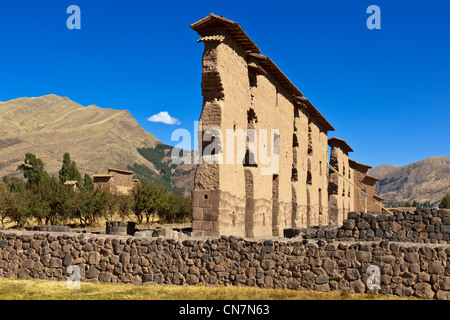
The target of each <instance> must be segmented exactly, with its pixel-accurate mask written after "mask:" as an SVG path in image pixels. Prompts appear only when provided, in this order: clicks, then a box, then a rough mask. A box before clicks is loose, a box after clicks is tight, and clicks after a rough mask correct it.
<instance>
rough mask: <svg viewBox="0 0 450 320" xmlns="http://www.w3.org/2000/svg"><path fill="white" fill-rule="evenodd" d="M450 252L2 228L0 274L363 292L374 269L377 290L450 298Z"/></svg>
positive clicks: (438, 247) (381, 244)
mask: <svg viewBox="0 0 450 320" xmlns="http://www.w3.org/2000/svg"><path fill="white" fill-rule="evenodd" d="M449 256H450V245H448V244H412V243H402V242H388V241H373V242H368V241H366V242H338V241H335V242H326V241H323V240H295V239H294V240H289V239H278V240H273V239H272V240H254V239H251V240H249V239H244V238H237V237H234V236H230V237H226V236H221V237H210V238H190V239H186V240H177V239H170V238H138V237H131V236H112V235H99V234H98V235H94V234H75V233H48V232H37V231H9V230H3V231H1V232H0V276H1V277H5V278H10V277H12V278H16V277H18V278H26V277H30V278H33V279H55V280H62V281H64V280H67V278H68V275H67V274H66V270H67V267H69V266H71V265H72V266H78V267H79V268H80V270H81V280H82V281H101V282H112V283H132V284H174V285H198V284H204V285H212V286H217V285H226V286H228V285H235V286H240V285H242V286H257V287H261V288H277V289H293V290H305V289H310V290H319V291H347V292H355V293H363V292H365V293H368V292H372V291H371V290H369V287H368V285H367V284H368V280H369V277H370V276H371V275H369V274H368V270H370V269H369V268H371V266H377V267H378V268H379V270H380V289H379V290H377V291H376V292H378V293H383V294H387V295H391V294H392V295H399V296H417V297H421V298H425V299H449V298H450V296H449V290H450V264H449Z"/></svg>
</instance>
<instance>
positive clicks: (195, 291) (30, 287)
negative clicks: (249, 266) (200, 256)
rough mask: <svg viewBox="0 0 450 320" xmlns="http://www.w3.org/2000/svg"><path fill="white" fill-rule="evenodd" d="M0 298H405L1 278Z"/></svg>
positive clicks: (234, 288) (247, 288) (254, 289)
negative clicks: (77, 284) (72, 285)
mask: <svg viewBox="0 0 450 320" xmlns="http://www.w3.org/2000/svg"><path fill="white" fill-rule="evenodd" d="M0 300H405V299H404V298H399V297H387V296H384V295H370V294H348V293H335V292H315V291H294V290H269V289H260V288H254V287H223V286H219V287H205V286H173V285H169V286H164V285H129V284H110V283H98V282H92V283H81V287H80V289H69V288H68V287H67V283H66V282H65V281H50V280H16V279H0Z"/></svg>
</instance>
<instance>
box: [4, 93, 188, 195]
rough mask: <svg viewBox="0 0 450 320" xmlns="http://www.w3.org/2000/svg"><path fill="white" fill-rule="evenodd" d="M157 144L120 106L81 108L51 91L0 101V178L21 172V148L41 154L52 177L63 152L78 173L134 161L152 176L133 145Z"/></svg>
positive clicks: (150, 166) (152, 168)
mask: <svg viewBox="0 0 450 320" xmlns="http://www.w3.org/2000/svg"><path fill="white" fill-rule="evenodd" d="M160 144H161V142H160V141H159V140H158V139H156V138H155V136H153V135H152V134H151V133H149V132H147V131H145V130H144V129H143V128H142V127H141V126H140V125H139V124H138V122H137V121H136V120H135V119H134V118H133V117H132V115H131V114H130V112H128V111H126V110H124V111H121V110H113V109H104V108H100V107H97V106H93V105H92V106H88V107H84V106H82V105H80V104H78V103H76V102H73V101H71V100H70V99H68V98H66V97H60V96H56V95H46V96H42V97H34V98H18V99H14V100H10V101H7V102H0V177H1V176H4V175H8V176H21V173H20V172H17V171H16V168H17V166H18V165H19V164H20V163H22V162H23V159H24V157H25V153H27V152H30V153H34V154H35V155H36V156H37V157H38V158H41V159H42V160H43V161H44V163H45V169H46V170H47V172H49V174H50V175H52V174H54V175H55V176H58V171H59V169H60V168H61V164H62V157H63V154H64V153H65V152H69V153H70V155H71V158H72V159H73V160H75V161H76V163H77V166H78V169H79V171H80V172H81V174H84V173H88V174H90V175H92V174H96V173H106V172H107V169H108V168H110V167H113V168H118V169H126V168H127V167H128V166H133V165H135V164H138V165H141V166H145V167H146V168H148V169H149V171H151V172H153V173H154V175H155V176H156V177H157V176H158V175H160V171H159V170H158V168H157V165H155V164H154V163H152V162H151V161H149V160H148V159H146V158H145V157H143V156H142V154H141V153H139V151H138V149H142V148H148V149H152V148H155V147H156V146H157V145H160ZM174 171H175V169H174ZM191 175H192V173H191ZM183 181H184V180H183ZM183 183H184V182H183ZM188 187H189V185H188V186H187V188H188Z"/></svg>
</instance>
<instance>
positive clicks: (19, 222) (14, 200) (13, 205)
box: [2, 193, 29, 228]
mask: <svg viewBox="0 0 450 320" xmlns="http://www.w3.org/2000/svg"><path fill="white" fill-rule="evenodd" d="M2 211H3V212H4V215H5V216H6V217H8V218H9V219H11V220H12V221H13V222H15V223H16V226H17V227H18V228H22V227H23V226H25V224H26V223H27V221H28V218H29V212H28V203H27V197H26V196H24V194H22V193H7V194H6V196H5V198H4V199H3V200H2ZM2 223H3V221H2Z"/></svg>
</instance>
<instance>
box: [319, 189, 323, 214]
mask: <svg viewBox="0 0 450 320" xmlns="http://www.w3.org/2000/svg"><path fill="white" fill-rule="evenodd" d="M322 212H323V210H322V189H320V188H319V214H322Z"/></svg>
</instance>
